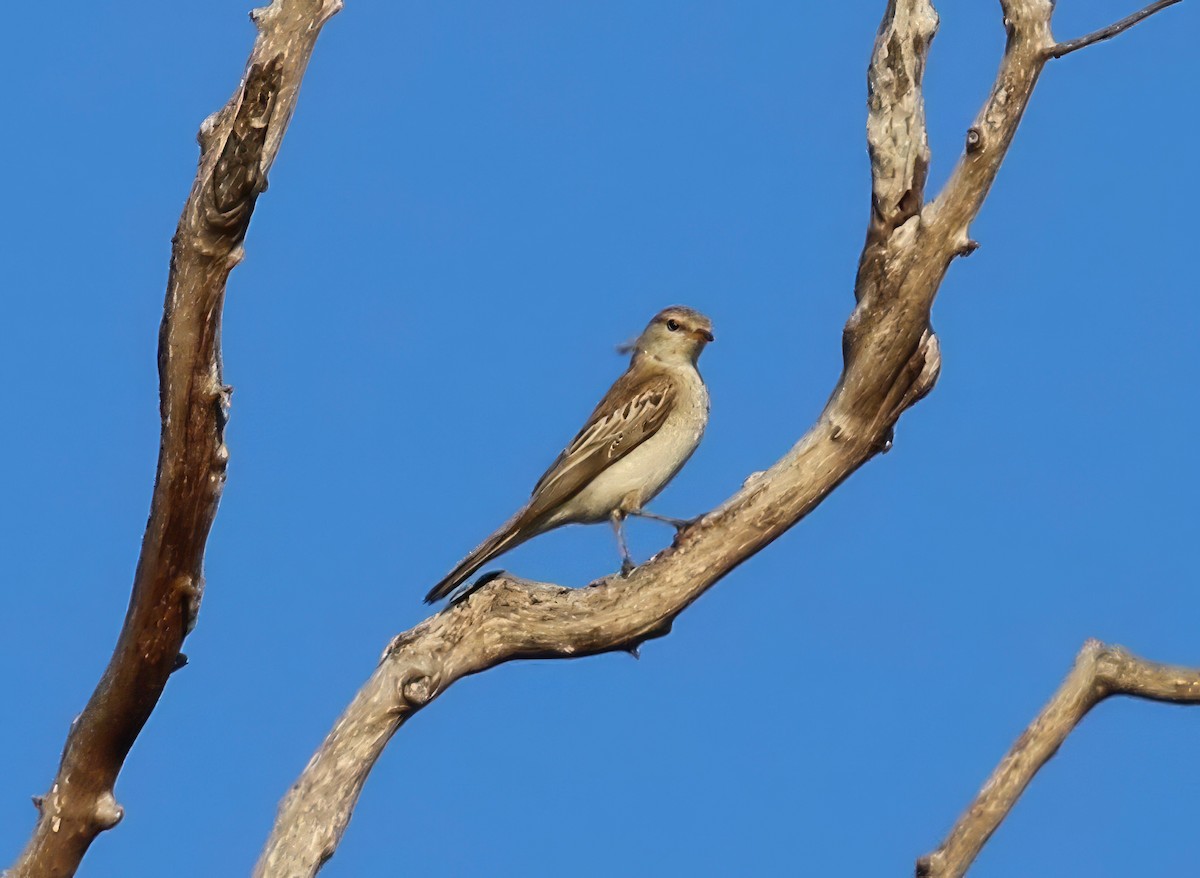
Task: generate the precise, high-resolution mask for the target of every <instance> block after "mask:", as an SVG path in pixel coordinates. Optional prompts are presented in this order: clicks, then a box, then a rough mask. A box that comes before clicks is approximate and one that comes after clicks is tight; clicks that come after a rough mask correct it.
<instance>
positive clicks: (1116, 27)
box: [1047, 0, 1182, 58]
mask: <svg viewBox="0 0 1200 878" xmlns="http://www.w3.org/2000/svg"><path fill="white" fill-rule="evenodd" d="M1180 2H1182V0H1158V2H1157V3H1151V4H1150V5H1149V6H1147V7H1146V8H1145V9H1139V10H1138V11H1137V12H1135V13H1133V15H1129V16H1126V17H1125V18H1122V19H1121V20H1120V21H1118V22H1117V23H1116V24H1110V25H1109V26H1108V27H1104V28H1101V29H1100V30H1098V31H1093V32H1092V33H1090V34H1087V35H1086V36H1082V37H1079V38H1078V39H1075V40H1068V41H1067V42H1065V43H1056V44H1055V45H1054V46H1052V47H1051V48H1050V50H1049V52H1048V53H1047V54H1048V55H1049V56H1050V57H1051V58H1061V57H1062V56H1063V55H1069V54H1071V53H1072V52H1074V51H1077V50H1078V49H1084V48H1087V47H1088V46H1090V45H1092V44H1093V43H1099V42H1102V41H1103V40H1111V39H1112V38H1113V37H1115V36H1116V35H1117V34H1120V33H1124V32H1125V31H1127V30H1129V29H1130V28H1131V27H1133V26H1134V25H1135V24H1137V23H1138V22H1139V21H1143V20H1144V19H1147V18H1149V17H1150V16H1151V15H1153V14H1154V13H1156V12H1161V11H1162V10H1163V9H1166V8H1167V7H1168V6H1174V5H1175V4H1176V3H1180Z"/></svg>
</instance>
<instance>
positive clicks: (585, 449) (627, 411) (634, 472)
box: [425, 305, 714, 604]
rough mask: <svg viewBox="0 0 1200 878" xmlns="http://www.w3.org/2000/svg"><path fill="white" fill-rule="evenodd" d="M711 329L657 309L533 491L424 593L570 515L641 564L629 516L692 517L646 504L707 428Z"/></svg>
mask: <svg viewBox="0 0 1200 878" xmlns="http://www.w3.org/2000/svg"><path fill="white" fill-rule="evenodd" d="M713 338H714V337H713V331H712V321H711V320H710V319H709V318H708V317H706V316H704V315H703V314H701V313H700V312H699V311H695V310H693V309H691V308H687V307H684V306H682V305H673V306H672V307H670V308H664V309H663V310H662V311H660V312H659V313H658V314H656V315H654V318H653V319H652V320H651V321H650V323H649V324H648V325H647V326H646V328H645V330H643V332H642V334H641V335H639V336H638V337H637V340H636V341H634V342H633V343H632V344H628V345H625V346H623V347H622V348H619V349H618V350H624V351H632V356H631V357H630V360H629V368H628V369H626V370H625V373H624V374H623V375H621V377H620V378H618V379H617V380H616V382H614V383H613V385H612V387H611V388H609V391H608V393H606V394H605V395H604V398H603V399H601V400H600V402H599V404H597V406H596V408H595V409H594V410H593V411H592V413H591V415H590V416H588V419H587V422H586V423H585V424H584V426H583V429H581V430H580V431H579V432H578V433H577V434H576V436H575V438H574V439H572V440H571V442H570V444H568V445H567V447H566V448H564V449H563V450H562V453H560V454H559V455H558V457H557V458H556V459H555V461H554V463H552V464H551V465H550V468H549V469H547V470H546V472H545V473H544V474H543V475H542V477H541V478H540V479H538V482H537V484H536V485H535V486H534V488H533V492H532V494H531V495H530V497H529V501H528V502H527V503H526V504H525V505H524V506H522V507H521V508H520V509H519V510H518V511H517V512H516V514H514V515H513V516H512V517H511V518H510V519H509V520H508V521H506V522H505V523H504V524H503V525H501V526H500V528H499V529H498V530H497V531H496V532H495V533H493V534H492V535H491V536H489V537H488V538H487V539H486V540H484V541H483V542H482V543H480V544H479V545H478V546H477V547H476V548H475V549H473V550H472V551H471V553H470V554H468V555H467V556H466V557H465V558H463V559H462V560H461V561H459V562H458V564H456V565H455V566H454V569H452V570H451V571H450V572H449V573H447V574H446V575H445V577H443V579H442V580H441V581H440V582H439V583H438V584H437V585H435V586H434V587H433V588H432V589H430V591H429V594H427V595H426V596H425V602H426V603H428V604H432V603H436V602H437V601H439V600H441V599H442V598H444V597H446V596H448V595H450V593H451V592H453V591H454V590H455V589H456V588H458V587H459V586H460V585H462V583H463V582H464V581H466V580H467V579H468V578H469V577H470V576H471V575H472V574H473V573H475V571H477V570H478V569H479V568H480V567H482V566H483V565H484V564H486V563H487V562H488V561H490V560H492V559H493V558H495V557H496V556H497V555H500V554H502V553H504V552H507V551H509V550H510V549H513V548H515V547H517V546H519V545H521V544H522V543H524V542H526V541H527V540H530V539H532V538H533V537H535V536H538V535H539V534H543V533H545V532H546V531H549V530H553V529H554V528H557V527H561V526H563V525H565V524H596V523H599V522H603V521H608V522H609V523H611V525H612V527H613V530H614V531H615V533H616V538H617V548H618V550H619V551H620V554H621V572H622V574H628V573H629V572H630V571H631V570H632V569H633V567H634V566H635V565H634V563H633V558H632V557H631V556H630V554H629V547H628V546H627V544H626V542H625V531H624V524H625V519H626V517H628V516H630V515H634V516H641V517H644V518H651V519H656V520H658V521H664V522H667V523H668V524H672V525H674V526H675V527H676V528H677V529H679V528H683V527H685V526H687V525H688V524H690V523H691V522H690V521H687V520H681V519H676V518H670V517H668V516H665V515H656V514H654V513H651V512H647V511H646V510H645V509H644V507H645V505H646V504H647V503H649V502H650V501H651V500H652V499H654V497H655V496H657V495H658V493H659V492H660V491H661V490H662V489H663V488H665V487H666V485H667V483H668V482H670V481H671V479H673V478H674V477H675V474H676V473H678V472H679V470H680V469H681V468H682V467H683V465H684V464H685V463H687V461H688V459H689V458H690V457H691V456H692V454H693V452H695V450H696V448H697V446H698V445H699V444H700V439H701V437H703V435H704V429H705V427H706V426H707V425H708V411H709V399H708V388H707V387H706V386H705V384H704V379H703V378H702V377H701V376H700V371H699V369H697V365H696V364H697V361H698V359H699V357H700V354H701V352H702V351H703V350H704V347H705V345H707V344H708V343H709V342H711V341H713ZM485 579H486V577H485ZM475 587H478V584H477V585H476V586H475ZM473 588H474V587H473ZM473 588H469V589H465V590H463V591H462V592H460V593H459V594H458V595H456V596H455V601H459V600H462V599H463V598H465V597H466V596H467V595H469V594H470V593H471V591H472V590H473Z"/></svg>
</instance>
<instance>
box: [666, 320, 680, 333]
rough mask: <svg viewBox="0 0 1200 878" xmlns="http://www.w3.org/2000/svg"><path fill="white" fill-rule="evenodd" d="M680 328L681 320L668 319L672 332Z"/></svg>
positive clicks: (668, 327) (668, 325)
mask: <svg viewBox="0 0 1200 878" xmlns="http://www.w3.org/2000/svg"><path fill="white" fill-rule="evenodd" d="M678 328H679V321H677V320H668V321H667V329H669V330H671V332H674V331H675V330H677V329H678Z"/></svg>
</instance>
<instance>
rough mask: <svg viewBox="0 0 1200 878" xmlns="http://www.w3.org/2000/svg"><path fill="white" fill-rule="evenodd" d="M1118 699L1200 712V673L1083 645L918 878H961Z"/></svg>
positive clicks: (923, 860)
mask: <svg viewBox="0 0 1200 878" xmlns="http://www.w3.org/2000/svg"><path fill="white" fill-rule="evenodd" d="M1112 695H1131V696H1133V697H1135V698H1145V699H1148V700H1150V701H1169V702H1172V703H1175V704H1200V670H1195V669H1192V668H1178V667H1172V666H1171V665H1161V664H1158V663H1156V662H1150V661H1146V660H1145V659H1142V658H1138V657H1137V656H1134V655H1131V654H1129V653H1128V652H1126V651H1125V650H1123V649H1121V648H1120V647H1112V646H1105V645H1104V644H1102V643H1100V642H1099V641H1096V640H1090V641H1088V642H1087V643H1085V644H1084V645H1083V649H1081V650H1080V651H1079V656H1078V657H1077V658H1076V659H1075V667H1074V668H1072V669H1071V673H1070V674H1068V675H1067V679H1066V680H1064V681H1063V684H1062V686H1060V687H1059V689H1058V691H1057V692H1056V693H1054V697H1053V698H1051V699H1050V702H1049V703H1048V704H1047V705H1046V706H1045V707H1044V708H1043V709H1042V712H1041V713H1040V714H1038V716H1037V719H1035V720H1034V721H1033V722H1032V723H1031V724H1030V725H1029V728H1027V729H1026V730H1025V731H1024V732H1023V733H1022V734H1021V736H1020V737H1019V738H1017V742H1016V743H1015V744H1013V746H1012V749H1011V750H1009V751H1008V754H1007V755H1006V756H1005V757H1004V759H1003V760H1002V761H1001V762H1000V764H999V765H998V766H997V767H996V770H995V771H994V772H992V776H991V777H990V778H988V781H987V783H985V784H984V785H983V789H981V790H980V791H979V795H978V796H976V797H975V801H974V802H972V803H971V805H970V807H968V808H967V810H966V811H964V812H963V815H962V817H960V818H959V820H958V823H956V824H955V825H954V828H953V829H952V830H951V831H950V834H949V835H948V836H947V837H946V840H945V841H944V842H942V845H941V847H939V848H938V849H937V850H936V851H934V852H933V853H932V854H929V855H927V856H924V857H922V858H921V859H920V860H918V861H917V876H918V878H959V876H962V875H965V874H966V872H967V869H969V868H970V866H971V864H972V863H973V862H974V861H975V858H976V857H977V856H978V855H979V852H980V851H981V850H982V849H983V846H984V844H986V843H987V840H988V839H989V838H990V837H991V835H992V833H993V832H995V831H996V829H997V828H998V827H999V826H1000V823H1001V822H1002V821H1003V820H1004V818H1005V817H1007V816H1008V814H1009V812H1010V811H1011V810H1012V808H1013V806H1014V805H1015V804H1016V803H1017V799H1018V798H1020V796H1021V793H1023V792H1024V791H1025V788H1026V787H1027V786H1029V782H1030V781H1032V780H1033V777H1034V775H1036V774H1037V773H1038V771H1039V770H1040V769H1041V767H1042V766H1043V765H1045V764H1046V763H1047V762H1048V761H1049V760H1050V758H1051V757H1052V756H1054V754H1055V753H1057V752H1058V748H1059V747H1061V746H1062V745H1063V743H1064V742H1065V741H1066V740H1067V736H1068V735H1070V734H1071V732H1073V731H1074V730H1075V727H1076V726H1078V725H1079V723H1080V722H1082V721H1083V718H1084V717H1085V716H1087V714H1088V711H1090V710H1091V709H1092V708H1093V707H1095V706H1096V705H1097V704H1099V703H1100V702H1101V701H1103V700H1104V699H1106V698H1108V697H1110V696H1112Z"/></svg>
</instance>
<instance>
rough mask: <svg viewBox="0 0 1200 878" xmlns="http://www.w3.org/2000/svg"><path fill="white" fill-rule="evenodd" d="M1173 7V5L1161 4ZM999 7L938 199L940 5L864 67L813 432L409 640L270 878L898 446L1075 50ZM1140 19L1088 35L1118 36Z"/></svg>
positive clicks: (312, 795)
mask: <svg viewBox="0 0 1200 878" xmlns="http://www.w3.org/2000/svg"><path fill="white" fill-rule="evenodd" d="M1171 2H1177V0H1168V2H1162V3H1158V4H1155V7H1152V8H1151V9H1150V10H1149V11H1150V12H1154V11H1157V9H1159V8H1163V7H1164V6H1166V5H1170V3H1171ZM1001 6H1002V8H1003V12H1004V18H1005V26H1006V28H1007V30H1008V36H1009V39H1008V44H1007V46H1006V49H1005V52H1004V56H1003V59H1002V61H1001V65H1000V71H999V73H998V75H997V78H996V82H995V84H994V86H993V88H992V92H991V96H990V97H989V99H988V101H987V103H986V104H985V106H984V108H983V111H982V112H981V113H980V115H979V118H978V119H977V120H976V122H975V124H974V125H973V126H972V128H971V129H970V131H969V132H968V134H967V139H966V148H965V151H964V154H963V155H962V157H961V159H960V160H959V162H958V165H957V167H956V168H955V170H954V173H953V174H952V176H951V178H950V180H949V182H948V183H947V184H946V186H945V188H944V189H943V190H942V192H941V193H940V194H939V195H938V196H937V197H936V198H935V199H934V200H933V201H931V202H929V203H926V199H925V192H924V188H925V179H926V171H927V169H928V167H929V148H928V143H927V139H926V133H925V119H924V106H923V99H922V93H921V81H922V76H923V73H924V68H925V59H926V56H927V52H928V49H929V45H930V42H931V41H932V39H933V36H934V33H935V31H936V29H937V24H938V19H937V14H936V12H935V11H934V8H933V6H932V4H931V3H930V2H929V0H891V2H889V4H888V7H887V11H886V13H885V15H884V20H883V24H882V26H881V28H880V31H879V34H878V37H877V39H876V42H875V48H874V52H873V53H872V57H871V62H870V68H869V71H868V121H867V136H868V144H869V149H870V157H871V172H872V180H873V186H872V203H871V208H872V209H871V214H870V220H869V225H868V231H867V239H866V243H865V245H864V248H863V253H862V257H861V260H860V263H859V268H858V276H857V279H856V283H855V296H856V300H857V306H856V307H855V309H854V312H853V313H852V314H851V316H850V319H849V321H848V322H847V324H846V328H845V332H844V336H843V346H844V359H845V366H844V369H843V372H842V375H841V377H840V380H839V381H838V384H837V387H836V388H835V389H834V391H833V394H832V396H831V397H830V400H829V402H828V403H827V405H826V407H825V410H824V411H823V412H822V414H821V416H820V418H819V419H818V421H817V423H816V424H815V426H813V428H812V429H811V430H810V431H809V432H808V434H807V435H806V436H804V438H803V439H801V440H800V442H799V443H798V444H797V445H796V446H795V447H794V448H792V450H791V451H790V452H789V453H788V454H787V455H786V456H785V457H784V458H783V459H781V460H780V461H779V462H778V463H776V464H775V465H774V466H772V467H771V468H770V469H769V470H767V471H766V472H763V473H755V474H754V475H752V476H751V477H750V478H749V479H747V480H746V483H745V484H744V486H743V487H742V489H741V490H740V491H739V492H738V493H736V494H735V495H734V496H732V497H731V498H729V499H728V500H727V501H726V502H725V503H723V504H722V505H721V506H719V507H718V508H717V509H715V510H713V511H712V512H710V513H708V514H707V515H705V516H704V517H703V518H702V519H701V520H700V521H698V522H697V523H696V524H694V525H693V526H691V527H689V528H688V529H687V530H685V531H684V532H683V533H681V534H680V535H679V536H678V537H677V539H676V541H675V543H674V545H673V546H672V547H671V548H669V549H667V550H665V551H663V552H661V553H659V554H658V555H657V556H655V557H654V558H652V559H651V560H650V561H649V562H648V563H646V564H645V565H643V566H641V567H639V568H637V569H636V570H635V571H634V572H633V573H632V574H630V576H629V577H628V578H625V579H622V578H619V577H609V578H606V579H603V580H599V581H597V582H594V583H592V584H591V585H590V586H588V587H587V588H584V589H578V590H572V589H567V588H562V587H559V586H555V585H548V584H544V583H535V582H528V581H524V580H519V579H516V578H514V577H511V576H507V575H503V574H502V575H499V576H497V577H495V578H494V579H492V581H491V582H489V583H488V584H486V585H485V586H483V587H482V588H480V589H479V590H478V591H476V592H475V593H474V594H473V595H472V596H471V597H469V598H468V599H467V600H465V601H463V602H462V603H460V604H458V605H456V606H451V607H448V608H447V609H446V610H444V611H443V612H441V613H439V614H437V615H436V616H433V617H431V618H430V619H428V620H426V621H425V622H422V623H421V624H420V625H418V626H416V627H415V628H413V629H411V630H409V631H407V632H405V633H403V634H401V635H399V636H398V637H396V638H395V639H394V640H393V642H392V643H391V644H390V645H389V646H388V648H387V650H386V651H385V652H384V654H383V657H382V660H381V661H380V663H379V666H378V667H377V668H376V670H375V672H374V674H373V675H372V676H371V678H370V679H369V680H368V681H367V683H366V685H365V686H363V688H362V689H361V690H360V691H359V692H358V694H357V695H356V696H355V698H354V700H353V701H352V702H351V704H350V705H349V707H347V709H346V710H345V712H344V713H343V714H342V716H341V717H340V718H339V719H338V720H337V722H336V724H335V725H334V727H333V729H332V731H331V732H330V733H329V735H328V737H327V738H326V739H325V741H324V743H322V745H321V746H320V748H319V749H318V750H317V752H316V754H315V755H314V756H313V758H312V760H311V761H310V762H309V764H308V766H307V767H306V768H305V769H304V772H303V773H302V774H301V776H300V778H299V780H298V781H297V782H296V784H295V785H294V786H293V787H292V789H291V791H290V792H289V793H288V795H287V796H286V798H285V799H284V801H283V803H282V804H281V806H280V809H279V813H278V815H277V819H276V823H275V827H274V829H273V831H272V833H271V835H270V837H269V839H268V840H267V843H266V846H265V848H264V850H263V854H262V856H261V858H260V860H259V863H258V866H257V868H256V870H255V875H256V876H258V878H297V876H311V875H314V874H315V873H316V872H317V871H318V870H319V868H320V866H321V864H322V863H324V862H325V861H326V860H327V859H328V858H329V857H330V856H332V854H333V852H334V850H335V849H336V846H337V844H338V842H339V840H340V838H341V836H342V833H343V832H344V830H345V828H346V826H347V824H348V823H349V820H350V816H351V813H352V810H353V808H354V804H355V802H356V801H357V798H358V795H359V792H360V791H361V789H362V785H363V783H364V781H365V780H366V777H367V774H368V773H369V772H370V770H371V767H372V766H373V765H374V763H375V760H376V759H377V758H378V757H379V755H380V753H381V752H382V751H383V748H384V746H385V745H386V744H387V742H388V740H389V739H390V738H391V736H392V735H393V734H395V732H396V731H397V729H399V728H400V726H401V725H402V724H403V723H404V722H405V721H406V720H407V719H408V718H409V717H411V716H412V715H413V714H414V713H416V712H417V711H418V710H420V709H421V708H422V707H424V706H425V705H427V704H429V703H430V702H431V701H432V700H433V699H434V698H436V697H437V696H438V695H439V694H441V693H442V692H444V691H445V690H446V688H447V687H449V686H450V685H451V684H452V683H453V682H454V681H455V680H457V679H459V678H461V677H464V676H466V675H468V674H474V673H479V672H480V671H484V670H486V669H488V668H491V667H494V666H496V665H498V664H501V663H503V662H506V661H510V660H512V659H518V658H523V659H529V658H568V657H578V656H584V655H592V654H595V653H600V652H607V651H613V650H630V651H634V650H636V649H637V647H638V645H639V644H641V643H642V642H643V641H645V640H647V639H649V638H652V637H659V636H662V635H664V634H666V633H667V632H668V631H669V630H670V627H671V624H672V620H673V619H674V618H675V616H677V615H678V614H679V613H680V612H682V611H683V610H684V609H685V608H686V607H687V606H688V605H689V604H691V603H692V602H693V601H694V600H696V598H697V597H699V596H700V595H701V594H702V593H703V592H704V591H705V590H706V589H707V588H709V587H710V586H711V585H712V584H713V583H715V582H717V581H718V580H719V579H720V578H721V577H722V576H724V575H725V574H726V573H728V572H729V571H730V570H732V569H733V568H734V567H736V566H737V565H738V564H740V563H741V562H742V561H744V560H746V559H747V558H748V557H750V556H751V555H753V554H754V553H755V552H757V551H759V550H760V549H762V548H763V547H764V546H766V545H767V544H769V543H770V542H771V541H772V540H774V539H775V538H777V537H778V536H780V535H781V534H782V533H784V532H785V531H786V530H787V529H788V528H790V527H791V526H792V525H794V524H795V523H796V522H798V521H799V520H800V519H801V518H803V517H804V516H805V515H806V514H807V513H808V512H809V511H811V510H812V509H813V508H814V507H815V506H816V505H817V504H818V503H820V502H821V500H822V499H824V498H825V497H826V496H827V495H828V494H829V493H830V492H831V491H833V490H834V489H835V488H836V487H837V486H838V485H839V484H840V483H841V482H842V480H843V479H845V478H847V477H848V476H849V475H850V474H851V473H853V472H854V471H855V470H856V469H858V467H860V466H862V464H863V463H865V462H866V461H867V460H869V459H870V458H872V457H873V456H875V455H876V454H878V453H880V452H881V451H886V450H887V448H888V447H889V446H890V443H891V440H892V431H893V427H894V425H895V423H896V421H897V419H898V418H899V417H900V415H901V414H902V413H903V412H904V411H905V410H906V409H907V408H908V407H910V406H911V405H913V404H914V403H915V402H916V401H917V400H919V399H920V398H921V397H923V396H924V395H925V394H926V393H928V392H929V390H930V389H931V388H932V387H933V385H934V383H935V382H936V380H937V376H938V370H939V367H940V357H939V353H938V343H937V338H936V336H935V335H934V334H933V332H932V330H931V328H930V324H929V316H930V308H931V306H932V304H933V299H934V296H935V294H936V293H937V289H938V287H939V285H940V283H941V281H942V277H943V276H944V274H945V272H946V269H947V267H948V266H949V264H950V263H951V262H952V261H953V259H954V257H955V256H960V255H967V254H969V253H970V252H972V250H974V248H975V247H976V246H977V245H976V244H975V243H974V242H973V241H972V240H971V238H970V236H969V227H970V224H971V222H972V221H973V220H974V218H975V216H976V214H977V213H978V211H979V209H980V207H981V206H982V204H983V201H984V199H985V198H986V196H987V193H988V190H989V189H990V187H991V185H992V183H993V181H994V180H995V177H996V173H997V171H998V170H999V168H1000V164H1001V162H1002V161H1003V159H1004V156H1005V153H1006V151H1007V149H1008V146H1009V144H1010V143H1011V141H1012V138H1013V135H1014V134H1015V132H1016V130H1017V125H1018V124H1019V122H1020V120H1021V115H1022V113H1023V112H1024V110H1025V107H1026V105H1027V103H1028V101H1029V98H1030V95H1031V94H1032V91H1033V88H1034V85H1035V84H1036V82H1037V79H1038V75H1039V74H1040V73H1041V71H1042V68H1043V66H1044V65H1045V63H1046V62H1047V60H1048V59H1050V58H1051V57H1054V56H1056V54H1058V55H1061V54H1065V51H1064V48H1065V50H1066V51H1069V50H1070V47H1075V44H1074V43H1066V44H1057V43H1055V41H1054V39H1053V37H1052V36H1051V31H1050V17H1051V13H1052V9H1053V5H1052V3H1051V2H1050V0H1001ZM1147 14H1148V13H1147ZM1141 17H1145V15H1141ZM1135 19H1136V20H1140V19H1139V18H1137V17H1133V18H1131V19H1130V20H1127V21H1126V22H1121V23H1119V24H1118V25H1114V26H1113V28H1108V29H1106V32H1105V33H1103V34H1101V36H1096V35H1093V36H1092V37H1087V38H1084V41H1086V42H1083V41H1077V42H1080V45H1083V44H1090V43H1091V42H1095V41H1096V40H1097V39H1100V38H1106V37H1107V36H1111V35H1113V34H1114V33H1116V32H1119V31H1120V30H1123V29H1125V28H1126V27H1128V26H1131V25H1132V24H1133V23H1135ZM1109 31H1111V32H1109Z"/></svg>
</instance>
